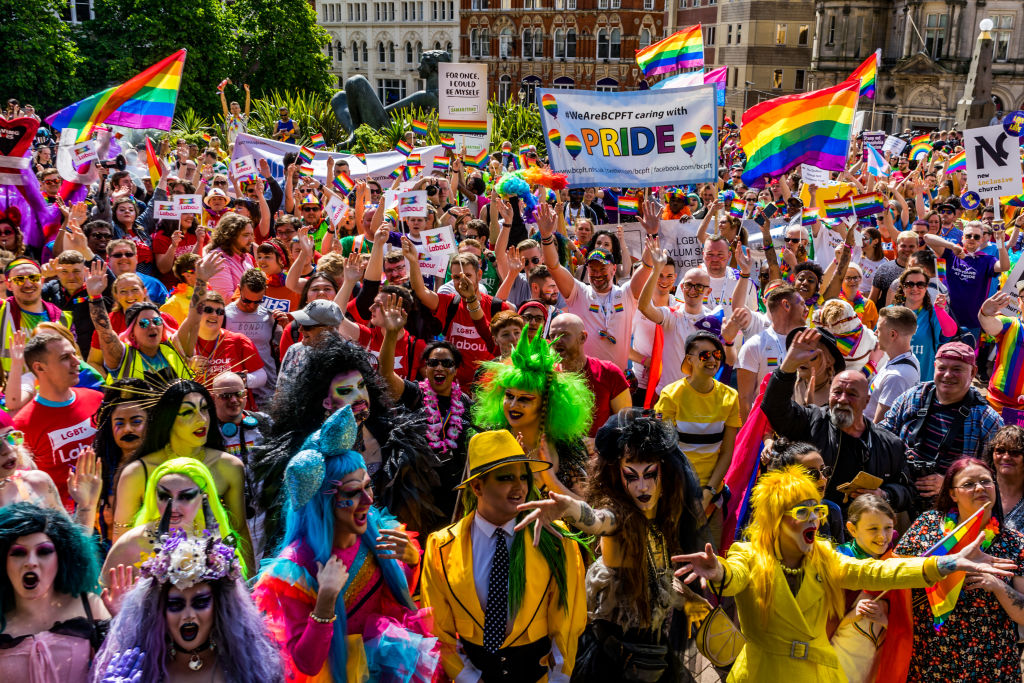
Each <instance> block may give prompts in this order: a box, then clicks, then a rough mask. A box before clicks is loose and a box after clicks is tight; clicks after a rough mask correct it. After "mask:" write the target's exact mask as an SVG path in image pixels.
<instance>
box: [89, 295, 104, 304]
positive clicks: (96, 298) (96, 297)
mask: <svg viewBox="0 0 1024 683" xmlns="http://www.w3.org/2000/svg"><path fill="white" fill-rule="evenodd" d="M89 301H90V303H91V302H93V301H103V295H102V294H95V295H93V294H90V295H89Z"/></svg>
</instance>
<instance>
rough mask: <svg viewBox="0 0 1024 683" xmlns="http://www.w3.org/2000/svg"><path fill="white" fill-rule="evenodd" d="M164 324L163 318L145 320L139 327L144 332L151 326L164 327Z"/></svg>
mask: <svg viewBox="0 0 1024 683" xmlns="http://www.w3.org/2000/svg"><path fill="white" fill-rule="evenodd" d="M163 324H164V319H163V318H146V319H145V320H140V321H139V327H141V328H142V329H144V330H145V329H147V328H148V327H150V326H153V327H163Z"/></svg>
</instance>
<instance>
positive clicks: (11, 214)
mask: <svg viewBox="0 0 1024 683" xmlns="http://www.w3.org/2000/svg"><path fill="white" fill-rule="evenodd" d="M0 249H3V250H5V251H9V252H11V253H12V254H14V256H15V258H17V257H18V256H24V255H25V238H24V235H22V233H21V211H19V210H18V207H16V206H9V207H7V208H6V209H4V210H3V211H2V212H0Z"/></svg>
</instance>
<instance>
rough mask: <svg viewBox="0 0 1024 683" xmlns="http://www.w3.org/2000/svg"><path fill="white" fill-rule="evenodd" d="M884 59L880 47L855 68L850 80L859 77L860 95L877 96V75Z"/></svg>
mask: <svg viewBox="0 0 1024 683" xmlns="http://www.w3.org/2000/svg"><path fill="white" fill-rule="evenodd" d="M881 59H882V48H878V49H877V50H875V51H874V53H872V55H871V56H870V57H868V58H867V59H865V60H864V61H863V62H862V63H861V65H860V66H858V67H857V68H856V69H854V70H853V73H852V74H850V78H849V79H848V80H851V81H852V80H853V79H857V82H858V83H860V96H861V97H866V98H868V99H869V100H873V99H874V98H875V76H877V75H878V63H879V61H881Z"/></svg>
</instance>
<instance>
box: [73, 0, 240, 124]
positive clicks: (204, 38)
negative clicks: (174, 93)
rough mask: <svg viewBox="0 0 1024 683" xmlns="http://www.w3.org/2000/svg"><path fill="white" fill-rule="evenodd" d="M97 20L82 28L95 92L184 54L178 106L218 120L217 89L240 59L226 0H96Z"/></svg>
mask: <svg viewBox="0 0 1024 683" xmlns="http://www.w3.org/2000/svg"><path fill="white" fill-rule="evenodd" d="M95 10H96V19H95V20H93V21H90V22H87V23H85V24H84V25H83V27H82V38H81V40H82V42H81V50H82V53H83V56H85V57H86V58H87V60H88V69H87V75H86V79H87V81H88V83H89V85H90V87H91V88H92V91H95V90H100V89H102V88H105V87H109V86H110V85H113V84H115V83H120V82H123V81H125V80H127V79H129V78H131V77H132V76H134V75H135V74H137V73H138V72H139V71H142V70H143V69H145V68H147V67H149V66H151V65H153V64H155V63H156V62H159V61H160V60H161V59H163V58H164V57H167V56H168V55H170V54H171V53H173V52H175V51H177V50H180V49H181V48H185V49H186V50H188V57H187V58H186V59H185V70H184V72H183V74H182V83H181V91H180V93H179V95H178V104H179V105H187V106H190V107H192V108H193V109H195V110H196V111H198V112H200V113H202V114H205V115H208V116H209V115H213V114H214V113H216V112H218V111H220V101H219V99H218V97H217V84H218V83H220V81H221V80H223V79H224V78H227V77H228V76H230V75H231V74H230V71H231V67H232V65H233V64H234V63H235V58H236V54H237V50H236V43H235V36H234V33H233V30H232V27H231V23H230V17H229V15H228V13H227V10H225V8H224V3H223V2H222V1H221V0H189V1H188V2H166V0H95Z"/></svg>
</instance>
